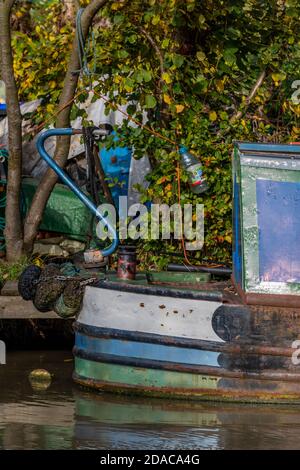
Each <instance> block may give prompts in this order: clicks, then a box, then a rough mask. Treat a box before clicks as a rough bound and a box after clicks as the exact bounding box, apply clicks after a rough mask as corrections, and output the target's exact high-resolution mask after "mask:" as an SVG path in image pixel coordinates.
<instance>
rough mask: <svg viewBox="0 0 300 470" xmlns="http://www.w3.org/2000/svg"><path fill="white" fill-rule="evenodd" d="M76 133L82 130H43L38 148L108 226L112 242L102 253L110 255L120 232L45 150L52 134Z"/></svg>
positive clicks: (65, 182) (47, 161)
mask: <svg viewBox="0 0 300 470" xmlns="http://www.w3.org/2000/svg"><path fill="white" fill-rule="evenodd" d="M74 134H82V131H81V130H79V129H71V128H64V129H49V130H47V131H45V132H43V133H42V134H41V135H40V136H39V137H38V140H37V144H36V146H37V149H38V152H39V154H40V156H41V157H42V158H43V159H44V160H45V162H46V163H47V165H49V167H50V168H51V169H52V170H53V171H55V173H56V174H57V176H58V177H59V178H60V179H61V180H62V181H63V183H64V184H66V185H67V186H68V187H69V188H70V189H71V190H72V191H73V193H74V194H75V195H76V196H77V197H78V198H79V199H80V200H81V202H83V204H84V205H85V206H86V207H87V208H88V209H89V210H90V212H92V214H94V216H95V217H97V219H99V221H100V222H101V223H103V224H104V225H106V226H107V229H108V232H109V233H110V235H111V239H112V243H111V245H110V246H109V247H107V248H104V249H103V250H101V253H102V255H103V256H109V255H111V254H112V253H114V251H115V250H116V249H117V246H118V244H119V239H118V234H117V231H116V229H115V228H114V227H113V226H112V225H111V224H110V223H109V220H107V219H106V218H105V217H104V216H103V215H102V214H101V212H100V211H99V210H98V209H97V206H96V205H95V204H94V203H93V201H91V200H90V199H89V198H88V197H87V196H86V194H84V193H83V192H82V191H81V190H80V189H79V188H78V186H76V184H75V183H74V181H73V180H72V179H71V178H70V177H69V176H68V175H67V173H66V172H65V171H64V170H63V169H62V168H60V166H59V165H58V164H57V163H56V161H55V160H53V158H51V157H50V155H49V154H48V153H47V152H46V150H45V141H46V140H47V139H48V138H49V137H51V136H63V135H68V136H71V135H74Z"/></svg>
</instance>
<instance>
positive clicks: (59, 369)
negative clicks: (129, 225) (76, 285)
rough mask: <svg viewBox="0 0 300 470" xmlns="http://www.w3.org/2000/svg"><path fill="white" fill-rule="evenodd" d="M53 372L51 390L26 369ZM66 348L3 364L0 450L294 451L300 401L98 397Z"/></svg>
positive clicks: (21, 355)
mask: <svg viewBox="0 0 300 470" xmlns="http://www.w3.org/2000/svg"><path fill="white" fill-rule="evenodd" d="M37 368H44V369H46V370H48V371H49V372H50V373H51V374H53V380H52V383H51V386H50V387H49V388H48V389H47V390H40V391H37V390H33V389H32V387H31V385H30V382H29V379H28V375H29V373H30V372H31V371H32V370H33V369H37ZM72 369H73V362H72V356H71V354H70V353H68V352H53V351H50V352H38V351H34V352H16V353H10V354H8V358H7V365H6V366H0V449H113V448H115V449H143V448H144V449H180V448H181V449H266V448H267V449H279V448H283V449H297V448H299V447H300V438H299V436H300V434H299V430H300V407H295V406H290V407H289V406H284V407H283V406H250V405H243V406H241V405H230V404H210V403H199V402H188V401H171V400H170V401H168V400H159V399H142V398H136V397H118V396H114V395H110V394H103V395H95V394H93V393H90V392H86V391H83V390H81V389H79V388H78V387H76V386H75V385H74V384H73V383H72V380H71V373H72Z"/></svg>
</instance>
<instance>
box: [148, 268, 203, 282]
mask: <svg viewBox="0 0 300 470" xmlns="http://www.w3.org/2000/svg"><path fill="white" fill-rule="evenodd" d="M147 276H148V280H149V282H178V283H181V284H185V283H186V284H198V283H201V282H209V281H210V274H209V273H197V272H190V273H189V272H182V273H180V272H173V271H160V272H152V271H150V272H149V273H148V275H147Z"/></svg>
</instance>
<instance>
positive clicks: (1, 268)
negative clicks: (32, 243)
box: [0, 257, 30, 285]
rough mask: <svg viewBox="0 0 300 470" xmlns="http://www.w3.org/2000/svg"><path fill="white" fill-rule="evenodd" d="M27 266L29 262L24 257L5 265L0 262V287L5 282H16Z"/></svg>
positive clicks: (3, 262)
mask: <svg viewBox="0 0 300 470" xmlns="http://www.w3.org/2000/svg"><path fill="white" fill-rule="evenodd" d="M29 264H30V262H29V260H28V259H27V258H26V257H24V258H22V259H21V260H20V261H18V262H16V263H7V262H5V261H2V260H0V285H2V284H3V283H4V282H5V281H16V280H17V279H19V277H20V274H21V273H22V271H23V270H24V269H25V268H26V266H28V265H29Z"/></svg>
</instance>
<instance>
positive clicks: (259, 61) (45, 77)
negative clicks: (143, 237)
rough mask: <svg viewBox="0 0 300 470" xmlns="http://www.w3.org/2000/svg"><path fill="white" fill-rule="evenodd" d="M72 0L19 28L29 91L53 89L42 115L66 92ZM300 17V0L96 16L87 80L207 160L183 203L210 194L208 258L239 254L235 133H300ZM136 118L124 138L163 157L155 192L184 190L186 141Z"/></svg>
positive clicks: (284, 137)
mask: <svg viewBox="0 0 300 470" xmlns="http://www.w3.org/2000/svg"><path fill="white" fill-rule="evenodd" d="M62 3H63V2H58V1H50V2H46V6H45V2H43V1H42V0H41V1H39V2H36V4H35V6H34V7H32V9H31V17H32V28H33V29H32V31H33V32H32V34H30V35H26V33H24V32H21V31H16V32H15V33H14V36H13V41H14V51H15V59H14V60H15V71H16V76H17V80H18V84H19V90H20V97H21V99H23V100H29V99H35V98H43V100H44V104H43V106H41V107H40V109H39V114H38V116H37V120H40V121H42V120H44V119H45V118H46V117H47V116H49V115H51V113H52V112H53V111H54V109H55V106H56V104H57V101H58V98H59V94H60V90H61V87H62V80H63V77H64V71H65V68H66V63H67V60H68V54H69V49H70V44H71V40H72V33H73V31H74V23H72V22H67V23H65V22H64V21H63V20H62V15H63V10H62V9H63V6H62ZM86 3H88V2H81V5H83V6H84V4H86ZM41 18H42V21H41ZM299 29H300V4H299V1H298V0H271V1H265V0H203V1H201V2H200V1H199V0H143V1H140V0H131V1H129V0H119V1H111V2H108V4H107V6H106V7H105V8H104V9H103V10H102V12H101V17H100V18H99V17H98V18H97V20H96V22H95V25H94V35H95V49H93V50H91V51H90V54H89V57H88V58H89V60H90V61H91V62H92V61H95V64H94V65H95V67H93V76H92V77H89V76H83V77H82V79H81V83H80V86H81V87H83V86H89V83H90V81H91V79H92V81H93V82H94V83H95V81H96V82H98V84H97V85H96V86H95V90H96V92H97V93H100V94H108V95H109V97H110V103H108V104H107V111H109V109H110V108H112V109H114V108H115V106H116V105H124V104H125V103H128V102H130V106H129V107H128V114H129V115H130V116H132V117H133V118H134V119H136V120H138V121H142V120H143V119H144V117H145V113H147V119H148V124H149V126H151V127H152V128H153V129H155V130H156V131H158V132H160V133H161V134H163V135H164V136H166V137H167V138H168V139H171V140H176V142H178V143H183V144H185V145H187V146H188V147H189V148H190V149H191V150H192V151H193V152H194V153H195V154H196V155H198V156H199V157H200V158H201V160H202V162H203V164H204V169H205V176H206V177H207V180H208V183H209V188H210V189H209V191H208V192H207V193H205V194H204V195H203V196H196V195H193V194H192V193H191V192H190V190H189V188H188V185H187V184H186V175H185V174H184V173H183V172H182V174H181V203H182V204H184V203H196V202H198V203H203V204H204V206H205V245H204V248H203V250H202V251H201V252H200V253H194V254H193V256H196V257H197V258H198V259H203V258H208V259H218V260H220V261H228V260H229V259H230V256H231V253H230V250H231V241H232V228H231V152H232V147H233V141H234V140H250V141H264V142H289V141H296V140H297V139H298V140H299V137H300V126H299V118H300V105H299V104H297V102H296V101H295V102H293V101H292V99H291V97H292V94H293V88H292V85H293V83H294V82H295V80H300V39H299ZM96 98H97V96H95V99H96ZM74 113H76V108H74ZM129 121H130V120H129V119H126V120H125V122H124V125H123V127H122V129H121V130H120V131H119V132H120V135H121V137H122V142H123V144H124V145H130V146H134V148H135V154H136V156H137V157H140V156H142V155H144V154H145V153H148V154H149V156H150V159H151V162H152V166H153V171H152V173H151V175H150V176H149V182H150V186H149V188H148V190H147V191H146V192H145V194H144V195H143V198H144V200H147V199H151V200H154V201H160V202H165V203H168V204H172V203H174V202H177V198H178V194H177V180H176V162H177V158H178V157H177V152H176V148H175V146H172V145H171V144H168V143H166V142H165V141H163V140H162V139H159V138H157V137H155V136H153V135H151V133H149V132H147V131H145V130H143V129H141V128H130V125H129ZM158 250H160V256H158ZM143 251H144V261H145V262H147V263H148V264H156V263H157V262H158V260H160V263H161V264H163V263H165V262H166V261H167V260H168V259H169V257H168V256H167V255H164V256H161V252H163V253H166V252H180V251H181V246H180V243H179V242H178V241H174V240H173V241H172V240H171V241H168V242H164V244H162V242H159V243H158V242H153V241H152V242H151V241H148V242H146V243H143ZM154 253H156V254H154Z"/></svg>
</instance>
